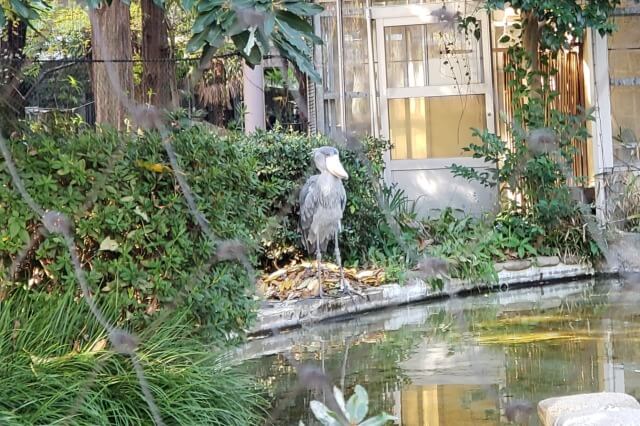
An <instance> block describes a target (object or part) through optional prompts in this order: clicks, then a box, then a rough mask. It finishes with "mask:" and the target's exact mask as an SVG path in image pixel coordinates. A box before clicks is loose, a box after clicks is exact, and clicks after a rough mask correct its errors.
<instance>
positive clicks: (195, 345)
mask: <svg viewBox="0 0 640 426" xmlns="http://www.w3.org/2000/svg"><path fill="white" fill-rule="evenodd" d="M74 296H75V295H74V292H73V291H66V292H65V293H64V294H62V295H60V296H58V297H52V296H51V295H49V294H46V293H34V292H27V291H23V290H20V291H18V292H17V293H15V294H14V295H13V297H12V298H10V299H8V300H4V301H2V302H0V423H1V424H3V425H33V424H58V423H61V424H69V425H107V424H109V425H141V424H152V416H151V413H150V410H149V408H148V404H147V402H146V400H145V398H144V396H143V394H142V391H141V388H140V384H139V381H138V378H137V377H136V373H135V371H134V369H133V367H132V365H131V362H130V360H129V359H128V357H126V356H122V355H119V354H117V353H115V352H114V351H112V350H110V348H109V345H108V343H107V341H106V336H105V334H104V331H103V330H102V329H101V327H100V325H99V324H98V323H97V322H96V321H95V320H94V319H93V318H92V317H91V316H90V314H89V311H88V308H87V306H86V305H85V304H78V303H77V302H76V301H75V300H74ZM105 308H106V309H105V310H106V311H107V312H108V313H111V314H113V313H114V310H116V309H117V306H115V305H112V306H107V307H105ZM190 328H191V326H190V324H189V323H188V321H187V319H186V317H185V315H183V314H179V315H176V316H174V317H172V318H171V321H167V322H165V323H164V324H163V325H162V326H160V327H159V328H156V329H154V330H148V331H146V332H142V334H140V335H139V337H140V342H141V344H140V347H139V350H138V351H137V354H138V358H139V360H140V362H141V363H142V367H143V369H144V372H145V378H146V379H147V381H148V383H149V389H150V391H151V393H152V395H153V398H154V402H155V404H156V405H157V406H158V409H159V411H160V414H161V417H162V419H163V420H164V421H165V423H166V424H174V425H192V424H212V425H224V426H227V425H229V426H234V425H236V426H244V425H248V424H259V423H260V420H261V417H262V414H263V413H264V411H263V410H264V408H265V402H264V400H263V399H262V398H261V397H260V396H259V394H258V392H257V390H256V388H255V386H254V384H253V383H252V382H251V381H250V380H249V378H248V376H245V375H244V374H242V373H240V372H238V371H235V370H233V369H231V368H229V367H228V360H226V359H225V358H224V357H222V356H220V355H218V354H215V353H213V352H212V351H211V349H210V348H209V347H205V345H204V344H202V343H200V342H198V341H197V340H193V339H190V338H187V337H186V336H187V335H188V334H189V333H190Z"/></svg>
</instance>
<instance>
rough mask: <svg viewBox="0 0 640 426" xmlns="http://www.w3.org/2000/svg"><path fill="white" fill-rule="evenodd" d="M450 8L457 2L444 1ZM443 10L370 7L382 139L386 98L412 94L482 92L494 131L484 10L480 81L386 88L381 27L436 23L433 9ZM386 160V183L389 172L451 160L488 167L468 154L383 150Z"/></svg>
mask: <svg viewBox="0 0 640 426" xmlns="http://www.w3.org/2000/svg"><path fill="white" fill-rule="evenodd" d="M446 4H447V5H450V6H452V7H456V6H458V5H459V4H460V3H449V2H447V3H446ZM441 9H442V5H441V4H413V5H402V6H391V7H389V6H380V7H372V8H371V19H374V20H375V33H374V34H373V36H374V37H375V38H376V47H377V52H376V53H377V55H376V56H377V67H378V68H377V71H378V72H377V74H378V75H377V85H378V89H379V96H380V98H379V114H380V132H381V133H380V134H381V136H382V137H383V138H385V139H387V140H390V137H389V100H390V99H407V98H415V97H437V96H460V95H462V96H464V95H484V97H485V115H486V126H487V127H486V128H487V130H489V131H491V132H494V131H495V124H496V123H495V119H494V99H493V98H494V93H493V72H492V71H493V65H492V57H491V28H490V25H489V16H488V14H487V13H481V14H480V16H478V20H479V21H480V28H481V32H482V38H481V46H480V49H481V53H482V72H483V83H475V84H470V85H460V86H456V85H445V86H421V87H402V88H389V87H387V70H386V68H387V67H386V49H385V40H384V30H385V28H387V27H394V26H407V25H420V24H429V23H437V22H439V20H438V19H437V17H436V16H434V14H433V12H437V11H438V10H441ZM384 160H385V163H386V167H385V172H384V175H385V176H384V177H385V180H386V181H387V182H389V183H391V182H392V179H391V177H392V176H391V174H392V172H393V171H396V170H404V171H408V170H438V169H448V168H449V167H450V166H451V164H452V163H454V162H455V163H457V164H460V165H463V166H469V167H487V163H486V162H485V161H484V160H483V159H480V158H470V157H448V158H432V159H412V160H392V159H391V150H387V151H386V152H385V156H384Z"/></svg>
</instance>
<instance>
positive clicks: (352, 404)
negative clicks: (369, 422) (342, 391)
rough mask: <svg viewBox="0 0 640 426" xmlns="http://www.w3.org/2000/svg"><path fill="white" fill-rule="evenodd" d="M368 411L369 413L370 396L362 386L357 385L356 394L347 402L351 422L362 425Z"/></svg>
mask: <svg viewBox="0 0 640 426" xmlns="http://www.w3.org/2000/svg"><path fill="white" fill-rule="evenodd" d="M367 411H369V395H367V391H366V390H365V389H364V388H363V387H362V386H360V385H356V389H355V393H354V394H353V395H351V398H349V401H348V402H347V416H349V421H351V422H355V423H356V424H358V423H360V422H361V421H362V420H364V418H365V417H366V415H367Z"/></svg>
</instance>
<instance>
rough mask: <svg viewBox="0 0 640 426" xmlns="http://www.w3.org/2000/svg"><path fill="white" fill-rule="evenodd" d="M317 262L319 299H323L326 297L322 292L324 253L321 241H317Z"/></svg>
mask: <svg viewBox="0 0 640 426" xmlns="http://www.w3.org/2000/svg"><path fill="white" fill-rule="evenodd" d="M316 261H317V265H316V267H317V269H318V297H319V298H320V299H322V298H323V297H324V292H323V291H322V271H321V270H320V265H321V261H322V253H321V252H320V240H319V239H317V240H316Z"/></svg>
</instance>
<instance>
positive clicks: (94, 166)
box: [0, 127, 266, 336]
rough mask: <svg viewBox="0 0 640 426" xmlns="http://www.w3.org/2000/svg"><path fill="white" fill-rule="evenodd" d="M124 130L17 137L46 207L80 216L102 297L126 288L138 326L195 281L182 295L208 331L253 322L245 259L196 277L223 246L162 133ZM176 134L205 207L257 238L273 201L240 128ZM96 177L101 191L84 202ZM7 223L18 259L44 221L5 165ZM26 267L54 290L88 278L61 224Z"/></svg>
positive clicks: (16, 147)
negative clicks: (169, 155) (241, 141)
mask: <svg viewBox="0 0 640 426" xmlns="http://www.w3.org/2000/svg"><path fill="white" fill-rule="evenodd" d="M122 138H124V136H122V135H115V134H112V133H107V132H97V133H96V132H84V133H81V134H79V135H78V136H70V137H68V138H58V139H52V138H49V137H48V136H46V135H35V134H34V135H30V136H29V138H28V139H27V140H25V141H20V142H13V143H12V144H11V151H12V152H13V155H14V158H15V162H16V164H17V165H18V167H19V169H20V174H21V176H22V177H23V179H24V181H25V185H26V187H27V190H28V191H29V192H30V193H31V194H32V195H33V197H34V199H35V200H36V201H37V202H38V203H40V204H41V205H42V206H43V207H44V208H45V209H51V210H59V211H62V212H64V213H66V214H68V215H70V216H71V217H73V218H74V222H75V241H76V244H77V247H78V250H79V253H80V258H81V259H82V261H83V262H84V266H85V269H86V271H87V280H88V282H89V284H90V285H91V287H92V288H93V289H94V291H97V292H99V295H100V297H99V299H109V298H117V300H118V303H119V306H120V312H119V313H118V318H117V319H119V320H130V321H132V324H133V325H134V326H135V327H138V325H141V324H144V323H145V322H146V321H148V320H149V319H150V318H151V317H152V316H153V315H154V312H156V311H157V310H158V308H159V307H162V306H164V305H165V304H167V303H171V302H173V301H175V300H176V297H177V295H178V294H179V293H181V292H183V289H185V287H187V286H189V287H190V290H189V291H188V292H186V293H187V295H186V300H183V301H182V302H183V303H185V304H187V305H189V306H190V307H191V308H192V312H193V316H194V319H195V321H196V323H197V325H199V326H200V327H201V330H202V331H203V332H204V334H205V335H210V336H220V335H222V334H223V333H226V332H228V331H233V330H239V329H241V328H243V327H245V326H246V324H247V323H248V321H249V320H250V319H251V316H252V309H251V307H252V306H253V301H252V299H251V298H250V297H249V296H248V294H247V290H248V288H249V285H250V280H249V279H248V277H247V274H246V272H245V271H244V269H243V268H242V267H241V266H240V265H237V264H235V263H229V262H223V263H220V264H218V265H216V266H215V267H214V268H213V269H212V270H211V272H210V273H209V274H207V275H206V276H204V277H202V278H200V279H199V280H196V279H195V276H194V272H195V271H199V269H201V267H202V265H203V264H204V263H205V262H207V260H208V258H209V255H210V254H211V253H212V250H213V249H212V247H211V244H210V243H209V242H208V241H206V239H205V238H204V236H203V233H202V232H201V230H200V229H199V228H198V227H197V225H196V224H195V223H194V220H193V218H192V216H191V213H190V211H189V210H188V207H187V205H186V202H185V200H184V197H183V195H182V194H181V192H180V189H179V187H178V185H177V183H176V180H175V176H174V175H173V172H172V171H171V170H170V169H169V168H168V167H166V164H167V163H168V161H167V159H166V154H165V152H164V149H163V148H162V145H161V142H160V140H159V138H158V137H157V136H154V135H148V136H146V137H144V138H140V139H132V140H125V141H123V143H122V144H121V142H120V141H122ZM174 139H175V140H174V147H175V149H176V152H177V155H178V157H179V162H180V163H181V165H182V167H183V169H184V170H185V173H186V178H187V180H188V181H189V183H190V185H191V186H192V188H193V191H194V193H195V194H196V195H195V197H196V202H197V204H198V207H199V208H200V209H201V211H202V212H203V213H204V215H205V217H206V218H208V219H209V221H210V225H211V228H212V229H213V231H214V232H215V233H216V235H217V236H218V237H219V238H222V239H226V238H239V239H241V240H244V241H247V242H251V237H252V235H254V234H255V233H256V232H257V230H259V229H260V227H261V226H262V225H263V223H264V221H265V218H264V215H263V214H262V213H261V212H263V211H264V210H265V206H266V202H265V201H264V200H261V199H260V198H257V197H255V196H254V194H255V193H257V192H258V190H259V188H260V182H259V181H258V179H257V177H256V175H255V169H256V166H257V165H256V162H255V161H254V160H253V158H251V157H244V156H243V153H242V150H241V149H240V148H239V147H237V146H236V145H234V144H233V143H231V142H230V141H229V140H227V139H222V138H214V137H213V136H212V135H211V134H210V133H208V132H205V131H203V130H202V129H199V128H197V127H194V128H191V129H188V130H183V131H181V132H180V133H176V134H175V136H174ZM112 160H114V164H113V167H110V162H111V161H112ZM105 168H106V169H107V170H106V172H105ZM96 183H100V184H101V185H95V184H96ZM94 185H95V186H97V187H101V188H102V191H100V192H98V193H97V194H95V202H94V203H93V204H92V205H91V207H90V208H89V209H88V210H86V211H83V209H82V206H83V204H84V203H85V202H86V201H87V196H88V194H91V190H92V188H93V187H94ZM0 223H7V224H8V227H7V228H6V229H5V228H4V227H3V228H0V253H2V263H3V265H4V268H5V269H7V268H8V265H9V264H10V261H11V259H12V258H14V257H15V256H16V255H17V253H18V252H19V251H20V250H21V249H22V247H23V246H24V245H25V243H26V242H27V240H28V239H29V235H30V234H31V235H34V234H35V233H36V230H37V227H38V224H37V222H36V220H35V217H34V214H33V213H32V212H31V211H30V210H29V209H28V207H27V205H26V204H25V203H24V202H23V201H22V199H21V198H20V196H19V195H18V193H17V192H16V191H15V190H14V189H13V185H12V184H11V182H10V179H9V176H8V174H6V173H3V174H0ZM101 245H102V248H103V249H102V250H101V248H100V247H101ZM5 272H6V271H5ZM17 278H18V279H17V280H16V281H17V282H19V283H21V284H22V285H26V283H27V282H28V280H29V279H30V280H31V281H29V283H30V284H29V287H30V288H33V289H36V290H46V291H49V292H60V291H64V289H65V288H68V287H70V286H73V287H77V282H76V280H75V277H74V274H73V270H72V268H71V263H70V258H69V255H68V253H67V250H66V247H65V246H64V244H63V242H62V239H61V238H60V237H58V236H49V237H48V238H46V239H43V240H42V241H41V242H40V244H39V245H37V248H36V249H35V250H32V251H31V252H30V253H29V254H28V256H27V257H26V259H25V261H24V262H23V264H22V270H21V273H20V274H19V276H18V277H17ZM100 303H106V302H102V301H100ZM113 319H114V320H115V318H113Z"/></svg>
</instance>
